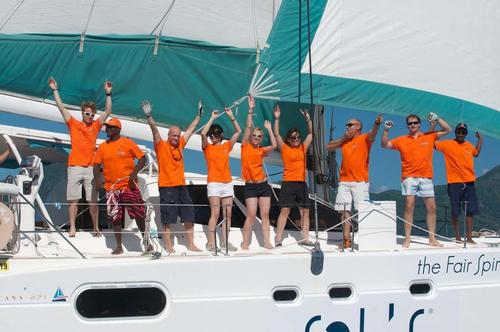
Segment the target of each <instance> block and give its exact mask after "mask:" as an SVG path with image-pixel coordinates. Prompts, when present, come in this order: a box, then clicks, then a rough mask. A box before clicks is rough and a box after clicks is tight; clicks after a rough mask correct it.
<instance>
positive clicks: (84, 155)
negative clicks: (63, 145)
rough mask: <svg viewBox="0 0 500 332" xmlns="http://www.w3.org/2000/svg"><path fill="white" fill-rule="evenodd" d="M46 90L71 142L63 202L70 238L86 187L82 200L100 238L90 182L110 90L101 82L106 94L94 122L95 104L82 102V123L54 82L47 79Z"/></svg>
mask: <svg viewBox="0 0 500 332" xmlns="http://www.w3.org/2000/svg"><path fill="white" fill-rule="evenodd" d="M49 87H50V88H51V89H52V92H53V93H54V100H55V102H56V105H57V108H58V109H59V112H61V115H62V117H63V119H64V122H65V123H66V125H67V126H68V131H69V136H70V139H71V152H70V154H69V156H68V184H67V188H66V199H67V200H68V203H69V204H68V217H69V224H70V228H69V237H74V236H75V234H76V226H75V221H76V214H77V212H78V201H79V200H80V199H81V198H82V185H83V187H84V188H85V199H86V200H87V201H88V202H90V204H89V211H90V216H91V217H92V224H93V225H94V226H93V227H94V229H93V232H92V234H93V235H94V236H101V233H100V232H99V220H98V206H97V204H96V203H97V192H96V190H95V186H94V183H93V179H94V174H93V166H92V165H93V162H94V155H95V151H96V146H95V145H96V141H97V136H98V135H99V131H100V129H101V127H102V125H103V124H104V123H105V121H106V119H107V118H108V116H109V115H110V114H111V106H112V105H111V90H112V88H113V86H112V84H111V82H110V81H106V82H104V92H105V93H106V109H105V111H104V113H102V114H101V115H100V116H99V118H97V120H94V118H95V115H96V111H97V110H96V105H95V103H94V102H84V103H82V105H81V110H82V120H81V121H80V120H77V119H75V118H74V117H73V116H72V115H71V113H70V112H69V111H68V110H67V109H66V108H65V107H64V105H63V102H62V99H61V96H60V95H59V90H58V85H57V82H56V80H54V79H53V78H52V77H51V78H49Z"/></svg>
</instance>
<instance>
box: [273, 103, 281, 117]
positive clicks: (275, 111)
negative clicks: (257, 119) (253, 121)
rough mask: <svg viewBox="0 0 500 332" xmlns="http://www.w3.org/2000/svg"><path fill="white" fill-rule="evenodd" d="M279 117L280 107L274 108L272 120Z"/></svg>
mask: <svg viewBox="0 0 500 332" xmlns="http://www.w3.org/2000/svg"><path fill="white" fill-rule="evenodd" d="M280 115H281V109H280V105H276V106H274V118H275V119H279V118H280Z"/></svg>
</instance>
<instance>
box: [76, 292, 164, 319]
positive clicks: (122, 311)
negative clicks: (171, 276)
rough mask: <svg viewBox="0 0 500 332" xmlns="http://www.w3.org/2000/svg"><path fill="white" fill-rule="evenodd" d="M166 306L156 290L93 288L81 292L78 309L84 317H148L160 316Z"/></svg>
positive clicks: (161, 295)
mask: <svg viewBox="0 0 500 332" xmlns="http://www.w3.org/2000/svg"><path fill="white" fill-rule="evenodd" d="M166 304H167V297H166V296H165V293H164V292H163V291H162V290H161V289H159V288H156V287H135V288H132V287H127V288H94V289H87V290H84V291H83V292H81V293H80V294H79V295H78V298H77V299H76V310H77V311H78V313H79V314H80V315H82V316H83V317H85V318H92V319H97V318H125V317H148V316H157V315H158V314H160V313H161V312H162V311H163V310H164V309H165V306H166Z"/></svg>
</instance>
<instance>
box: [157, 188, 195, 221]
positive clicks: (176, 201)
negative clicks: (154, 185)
mask: <svg viewBox="0 0 500 332" xmlns="http://www.w3.org/2000/svg"><path fill="white" fill-rule="evenodd" d="M160 204H161V206H160V213H161V223H162V224H176V223H177V217H179V218H180V219H181V222H194V207H193V201H192V200H191V196H189V191H188V189H187V187H186V186H177V187H160ZM164 204H166V205H164Z"/></svg>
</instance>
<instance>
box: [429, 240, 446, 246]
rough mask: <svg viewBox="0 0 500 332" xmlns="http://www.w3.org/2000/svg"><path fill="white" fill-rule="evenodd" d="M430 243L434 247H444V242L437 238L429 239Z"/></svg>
mask: <svg viewBox="0 0 500 332" xmlns="http://www.w3.org/2000/svg"><path fill="white" fill-rule="evenodd" d="M429 245H430V246H433V247H442V246H443V244H442V243H441V242H439V241H438V240H436V239H432V240H429Z"/></svg>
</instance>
